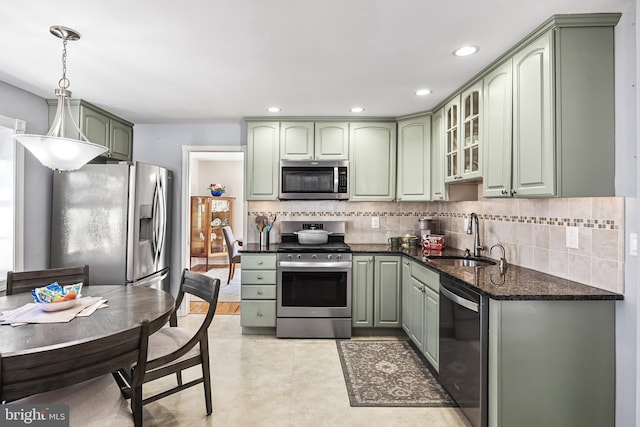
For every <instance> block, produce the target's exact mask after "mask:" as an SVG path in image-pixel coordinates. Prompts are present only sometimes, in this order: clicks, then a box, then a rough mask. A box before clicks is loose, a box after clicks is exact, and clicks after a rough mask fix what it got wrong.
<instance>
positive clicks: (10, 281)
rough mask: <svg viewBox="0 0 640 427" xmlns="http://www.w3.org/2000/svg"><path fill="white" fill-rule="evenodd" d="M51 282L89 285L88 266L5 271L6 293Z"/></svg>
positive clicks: (27, 289)
mask: <svg viewBox="0 0 640 427" xmlns="http://www.w3.org/2000/svg"><path fill="white" fill-rule="evenodd" d="M53 282H58V283H59V284H60V285H62V286H64V285H72V284H74V283H78V282H82V287H85V286H89V266H88V265H84V266H82V267H64V268H50V269H48V270H32V271H20V272H15V271H9V272H7V295H13V294H19V293H22V292H29V291H31V290H32V289H33V288H37V287H41V286H47V285H49V284H51V283H53Z"/></svg>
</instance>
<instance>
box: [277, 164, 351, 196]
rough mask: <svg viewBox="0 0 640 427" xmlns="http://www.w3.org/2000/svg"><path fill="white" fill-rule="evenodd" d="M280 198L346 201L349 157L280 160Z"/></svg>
mask: <svg viewBox="0 0 640 427" xmlns="http://www.w3.org/2000/svg"><path fill="white" fill-rule="evenodd" d="M279 197H280V200H347V199H348V198H349V161H348V160H280V196H279Z"/></svg>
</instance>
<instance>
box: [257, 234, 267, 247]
mask: <svg viewBox="0 0 640 427" xmlns="http://www.w3.org/2000/svg"><path fill="white" fill-rule="evenodd" d="M258 242H259V243H260V249H268V248H269V232H268V231H260V232H258Z"/></svg>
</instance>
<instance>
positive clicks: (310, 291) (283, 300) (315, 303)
mask: <svg viewBox="0 0 640 427" xmlns="http://www.w3.org/2000/svg"><path fill="white" fill-rule="evenodd" d="M281 264H287V266H279V267H278V269H277V282H276V283H277V300H278V307H277V317H348V318H350V317H351V267H346V264H351V263H347V262H343V263H331V264H345V267H342V266H341V267H326V266H324V267H323V266H321V264H322V263H304V264H305V265H304V266H290V264H295V263H281ZM300 264H302V263H300Z"/></svg>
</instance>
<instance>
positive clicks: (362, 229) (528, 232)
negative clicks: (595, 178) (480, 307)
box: [245, 197, 624, 293]
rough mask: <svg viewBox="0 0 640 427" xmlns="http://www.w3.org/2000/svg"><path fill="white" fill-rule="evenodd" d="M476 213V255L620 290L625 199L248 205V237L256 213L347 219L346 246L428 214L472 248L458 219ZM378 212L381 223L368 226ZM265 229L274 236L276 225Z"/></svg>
mask: <svg viewBox="0 0 640 427" xmlns="http://www.w3.org/2000/svg"><path fill="white" fill-rule="evenodd" d="M471 212H475V213H477V214H478V218H479V229H480V243H481V244H482V245H483V246H484V247H485V250H484V251H483V252H482V255H483V256H491V257H498V256H499V252H497V251H495V252H494V253H493V254H489V248H490V247H491V246H492V245H494V244H497V243H500V244H502V245H503V246H504V248H505V250H506V258H507V262H508V263H509V264H515V265H519V266H522V267H527V268H531V269H533V270H537V271H541V272H544V273H548V274H551V275H554V276H559V277H563V278H567V279H570V280H573V281H576V282H580V283H584V284H587V285H591V286H595V287H598V288H601V289H606V290H610V291H614V292H619V293H622V292H623V291H624V198H622V197H598V198H566V199H562V198H558V199H485V198H482V197H479V200H478V201H470V202H413V203H411V202H397V203H396V202H344V201H286V202H249V203H248V210H247V223H248V224H249V231H248V233H247V234H248V235H247V236H246V237H245V240H247V241H248V242H256V241H257V239H258V237H257V232H256V231H255V230H254V229H253V228H252V227H253V225H252V224H253V223H254V220H255V217H256V215H267V216H270V217H273V215H275V214H277V215H278V221H283V220H311V219H327V218H329V219H335V220H343V221H346V224H347V227H346V240H347V242H348V243H353V244H355V243H359V244H366V243H376V244H380V243H382V244H384V243H386V242H387V239H388V238H389V237H391V236H399V235H404V234H417V233H418V219H419V218H422V217H425V216H431V217H433V218H434V219H435V220H437V223H438V231H439V233H440V234H444V235H445V236H446V245H447V246H448V247H453V248H458V249H465V248H470V249H471V248H472V247H473V236H472V235H467V234H466V233H465V228H464V221H465V218H468V217H469V214H471ZM372 217H379V219H380V228H379V229H372V228H371V218H372ZM277 224H278V222H276V226H274V229H273V230H272V232H271V236H270V240H271V241H272V242H278V241H280V235H279V228H278V227H277ZM567 227H577V229H578V249H571V248H567V247H566V229H567Z"/></svg>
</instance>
